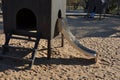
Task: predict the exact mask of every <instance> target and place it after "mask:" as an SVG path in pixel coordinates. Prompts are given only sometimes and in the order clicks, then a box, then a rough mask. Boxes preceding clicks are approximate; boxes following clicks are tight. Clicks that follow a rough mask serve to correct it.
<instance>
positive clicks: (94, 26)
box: [0, 16, 120, 80]
mask: <svg viewBox="0 0 120 80" xmlns="http://www.w3.org/2000/svg"><path fill="white" fill-rule="evenodd" d="M67 20H68V24H69V28H70V29H71V31H72V33H73V34H74V35H75V36H76V37H77V38H78V40H79V41H80V43H81V44H83V45H84V46H86V47H88V48H90V49H92V50H95V51H96V52H98V54H99V55H98V62H97V63H96V64H95V63H94V62H93V60H91V59H87V58H85V57H84V56H82V55H81V52H78V51H77V50H76V49H74V48H73V47H72V46H71V45H70V44H69V43H68V42H67V41H66V39H65V42H64V47H60V45H61V36H60V35H59V36H58V37H56V38H55V39H53V40H52V59H50V60H47V59H46V57H47V41H46V40H43V39H42V40H41V41H40V43H39V49H38V51H37V54H36V59H35V64H34V66H33V68H32V69H31V70H28V69H27V67H28V64H27V62H24V61H16V60H11V59H4V60H0V80H120V17H119V18H118V17H116V18H115V17H106V18H105V19H103V20H100V21H99V20H98V19H96V20H89V19H86V18H83V17H79V16H77V17H76V16H70V17H68V18H67ZM1 26H2V22H1ZM3 44H4V34H1V35H0V54H1V51H2V45H3ZM10 45H14V46H20V47H24V48H33V45H34V43H32V42H28V41H24V40H11V41H10ZM30 54H31V52H30V51H28V50H27V49H12V48H11V49H9V52H8V53H7V54H6V55H12V56H17V57H20V58H28V57H30Z"/></svg>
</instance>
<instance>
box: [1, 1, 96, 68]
mask: <svg viewBox="0 0 120 80" xmlns="http://www.w3.org/2000/svg"><path fill="white" fill-rule="evenodd" d="M2 2H3V20H4V33H5V43H4V45H3V51H2V55H0V57H2V58H14V57H10V56H6V55H5V53H6V52H7V51H9V47H10V46H9V41H10V39H12V38H13V39H22V40H28V41H33V42H35V45H34V48H33V49H32V56H31V58H30V59H28V61H30V64H29V66H30V68H31V67H32V65H33V64H34V60H35V55H36V52H37V48H38V45H39V41H40V39H46V40H47V41H48V49H47V52H48V54H47V58H48V59H50V58H51V40H52V39H53V38H54V37H56V36H57V35H58V34H59V32H61V33H62V42H61V44H62V46H63V42H64V41H63V38H64V37H65V38H66V39H67V40H68V41H69V42H70V44H71V45H72V46H73V47H74V48H76V49H77V50H79V51H80V52H82V53H83V54H84V55H87V56H88V57H92V58H95V60H96V59H97V53H96V52H95V51H93V50H90V49H88V48H86V47H84V46H82V45H81V44H80V43H79V41H77V39H76V38H75V36H73V35H72V33H71V32H70V30H69V29H68V28H67V24H66V22H65V20H64V19H65V16H66V14H65V12H66V0H35V1H33V0H12V1H9V0H2ZM13 3H14V5H13ZM33 5H34V6H33ZM46 5H47V6H46ZM15 35H20V36H26V37H28V38H23V37H16V36H15ZM32 38H35V40H33V39H32ZM14 59H17V58H14ZM20 60H21V59H20Z"/></svg>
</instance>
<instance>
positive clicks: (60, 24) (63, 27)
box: [58, 19, 97, 60]
mask: <svg viewBox="0 0 120 80" xmlns="http://www.w3.org/2000/svg"><path fill="white" fill-rule="evenodd" d="M58 28H59V31H60V32H61V33H62V34H63V35H64V37H65V38H66V39H67V40H68V41H69V43H70V44H71V45H72V46H73V47H74V48H75V49H77V50H79V51H80V52H82V53H83V54H84V55H85V56H87V57H90V58H95V60H96V59H97V53H96V52H95V51H93V50H90V49H88V48H86V47H84V46H83V45H82V44H80V42H79V41H78V40H77V39H76V38H75V36H74V35H73V34H72V33H71V32H70V29H68V28H67V21H66V19H58Z"/></svg>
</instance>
